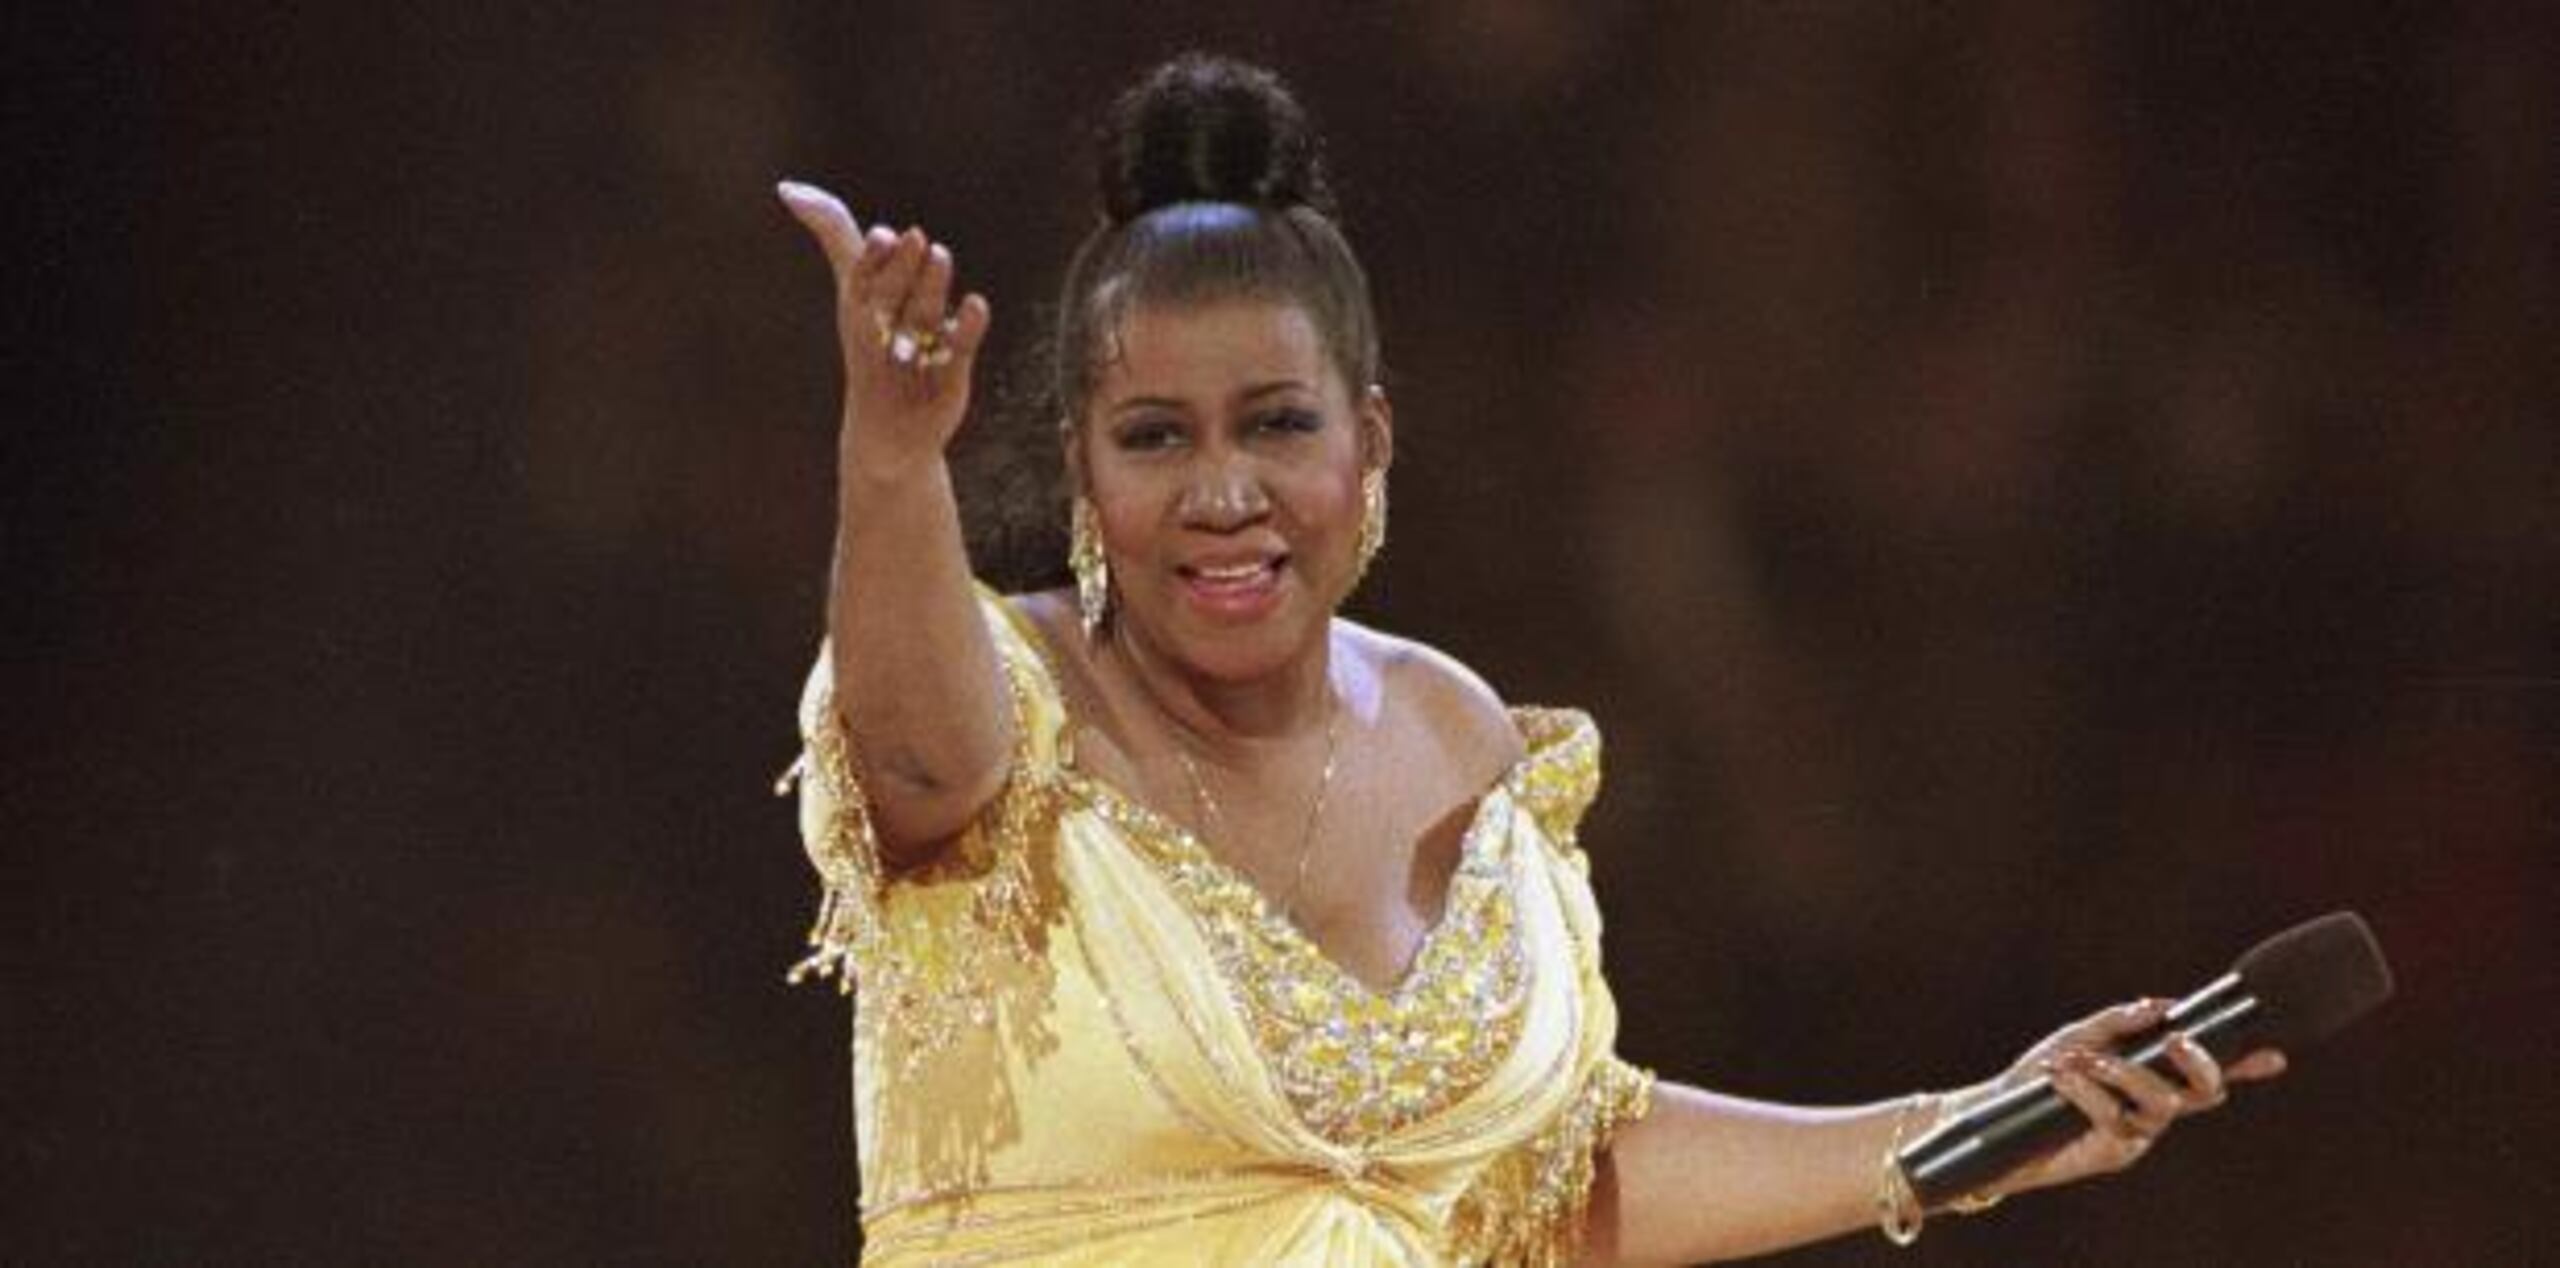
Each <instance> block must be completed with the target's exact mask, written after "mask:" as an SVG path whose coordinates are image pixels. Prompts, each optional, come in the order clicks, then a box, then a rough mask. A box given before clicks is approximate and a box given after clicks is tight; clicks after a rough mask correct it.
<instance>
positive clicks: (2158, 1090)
mask: <svg viewBox="0 0 2560 1268" xmlns="http://www.w3.org/2000/svg"><path fill="white" fill-rule="evenodd" d="M2089 1072H2090V1073H2091V1074H2092V1075H2094V1076H2095V1077H2096V1078H2097V1080H2098V1082H2099V1083H2100V1084H2102V1085H2104V1086H2106V1087H2108V1088H2111V1089H2113V1090H2115V1091H2116V1092H2117V1093H2119V1094H2121V1095H2122V1096H2123V1097H2124V1098H2125V1099H2126V1100H2129V1101H2131V1102H2132V1103H2133V1108H2132V1110H2131V1112H2130V1113H2129V1114H2128V1115H2127V1118H2128V1120H2129V1121H2128V1126H2130V1127H2131V1128H2132V1129H2133V1130H2134V1131H2137V1132H2140V1133H2141V1134H2143V1135H2145V1136H2157V1135H2159V1134H2160V1133H2161V1132H2162V1131H2164V1130H2167V1128H2168V1126H2169V1124H2170V1123H2171V1122H2172V1121H2174V1120H2176V1118H2177V1117H2178V1114H2179V1113H2180V1112H2181V1111H2183V1110H2185V1109H2186V1108H2187V1101H2186V1097H2185V1096H2184V1095H2183V1094H2182V1093H2181V1091H2180V1089H2179V1087H2178V1085H2177V1084H2175V1083H2172V1082H2170V1081H2169V1080H2167V1079H2165V1078H2163V1077H2161V1076H2160V1075H2159V1074H2156V1073H2154V1072H2153V1071H2151V1070H2150V1069H2148V1068H2146V1067H2143V1066H2138V1065H2135V1064H2134V1063H2132V1062H2130V1061H2127V1060H2125V1059H2124V1058H2122V1057H2118V1056H2113V1055H2108V1054H2100V1055H2099V1056H2098V1057H2096V1058H2095V1059H2094V1060H2092V1061H2091V1062H2090V1063H2089Z"/></svg>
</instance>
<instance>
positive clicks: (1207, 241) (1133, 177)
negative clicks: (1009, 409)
mask: <svg viewBox="0 0 2560 1268" xmlns="http://www.w3.org/2000/svg"><path fill="white" fill-rule="evenodd" d="M1095 160H1096V162H1095V179H1096V183H1097V185H1098V186H1099V188H1100V192H1101V211H1102V223H1101V224H1100V225H1098V226H1097V227H1096V228H1095V229H1094V230H1093V232H1092V233H1091V234H1090V235H1088V236H1087V237H1086V238H1085V240H1084V244H1083V245H1082V246H1081V247H1079V248H1077V250H1076V254H1075V259H1074V262H1073V263H1072V264H1070V265H1069V266H1068V268H1067V276H1066V281H1065V283H1064V285H1063V286H1062V287H1061V293H1060V296H1059V301H1058V308H1057V333H1056V337H1055V338H1054V339H1053V340H1052V342H1051V345H1050V353H1051V360H1052V366H1051V374H1050V380H1051V382H1050V390H1051V392H1052V394H1053V397H1054V400H1055V403H1056V405H1057V407H1058V409H1059V411H1060V413H1061V415H1062V416H1063V417H1064V419H1065V420H1066V422H1067V423H1068V424H1069V425H1070V426H1073V425H1075V424H1076V422H1077V421H1078V420H1080V419H1081V418H1082V417H1083V413H1084V408H1085V405H1086V403H1087V401H1088V400H1089V398H1090V397H1091V396H1092V393H1093V386H1094V383H1095V381H1096V380H1097V379H1099V378H1100V372H1101V369H1102V367H1103V366H1104V365H1106V364H1108V362H1109V359H1110V357H1111V356H1112V354H1113V346H1112V344H1113V336H1114V334H1115V332H1116V331H1117V330H1118V329H1119V326H1120V324H1121V322H1122V321H1124V320H1125V319H1126V318H1127V316H1128V314H1129V313H1130V312H1132V311H1134V310H1135V309H1137V308H1140V307H1143V306H1146V305H1150V304H1197V303H1205V302H1215V301H1219V300H1228V299H1262V300H1277V301H1284V302H1288V303H1293V304H1296V305H1298V306H1299V307H1300V308H1302V309H1304V310H1305V312H1306V314H1307V317H1308V319H1309V320H1310V321H1312V322H1313V323H1314V324H1315V327H1316V331H1317V333H1318V335H1319V336H1320V337H1321V338H1322V339H1323V340H1324V343H1325V348H1326V352H1327V354H1328V355H1329V356H1330V357H1331V359H1332V361H1333V363H1334V368H1335V369H1336V370H1338V371H1339V372H1340V373H1341V374H1342V378H1343V382H1344V383H1345V384H1347V385H1348V386H1349V387H1350V388H1351V390H1352V391H1353V392H1355V393H1356V392H1358V391H1359V390H1361V389H1362V388H1365V387H1367V386H1368V385H1370V384H1371V383H1374V382H1376V381H1377V379H1378V373H1379V367H1378V322H1377V316H1376V313H1375V312H1374V311H1373V310H1372V309H1371V307H1370V303H1369V279H1368V275H1367V274H1366V273H1364V272H1363V271H1362V270H1361V268H1360V261H1359V259H1358V258H1357V257H1356V256H1354V255H1353V254H1352V252H1351V244H1350V243H1349V242H1347V241H1345V240H1344V238H1343V236H1342V230H1341V229H1340V228H1339V227H1338V226H1337V225H1336V224H1335V220H1334V203H1333V193H1332V190H1331V189H1330V188H1328V187H1327V185H1326V183H1325V174H1324V158H1323V146H1322V143H1321V141H1320V140H1319V138H1318V137H1317V134H1316V130H1315V127H1314V125H1313V124H1311V123H1310V122H1309V121H1308V119H1307V114H1306V111H1305V110H1304V109H1302V108H1300V107H1299V105H1298V101H1297V98H1295V97H1293V96H1291V95H1290V93H1289V89H1288V86H1287V85H1285V84H1283V83H1281V82H1280V77H1279V76H1277V75H1275V74H1273V73H1271V72H1270V71H1268V70H1264V69H1262V68H1261V67H1258V66H1252V65H1248V64H1246V63H1244V62H1240V61H1236V60H1234V59H1232V58H1225V57H1216V56H1211V55H1208V54H1204V53H1187V54H1184V55H1182V56H1180V57H1177V58H1175V59H1173V60H1172V61H1169V62H1166V63H1165V64H1164V65H1162V66H1159V67H1157V68H1155V70H1153V71H1151V72H1149V73H1148V74H1147V75H1146V77H1145V78H1143V79H1141V80H1139V81H1138V82H1137V84H1136V85H1134V86H1132V87H1131V88H1130V89H1129V90H1128V91H1127V92H1124V93H1122V94H1121V95H1120V98H1119V100H1118V101H1116V102H1114V103H1113V104H1112V107H1111V110H1110V113H1109V114H1108V115H1107V116H1106V117H1105V119H1104V120H1103V124H1102V126H1101V128H1100V129H1099V131H1098V132H1097V134H1096V137H1095Z"/></svg>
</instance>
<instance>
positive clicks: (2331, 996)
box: [1894, 911, 2391, 1209]
mask: <svg viewBox="0 0 2560 1268" xmlns="http://www.w3.org/2000/svg"><path fill="white" fill-rule="evenodd" d="M2390 996H2391V967H2390V966H2389V965H2387V964H2385V963H2383V960H2382V947H2381V944H2379V943H2377V942H2375V941H2374V940H2373V930H2372V929H2370V928H2368V927H2366V925H2365V923H2364V918H2363V917H2362V916H2359V915H2357V914H2356V913H2354V912H2351V911H2335V912H2331V913H2329V914H2328V915H2325V916H2321V917H2319V918H2318V919H2315V920H2309V921H2305V922H2303V923H2302V924H2299V925H2295V926H2294V927H2293V928H2291V929H2287V930H2285V931H2284V932H2282V933H2279V934H2277V935H2275V936H2274V937H2271V938H2268V939H2267V940H2266V941H2264V942H2261V943H2259V944H2258V945H2257V946H2255V947H2252V948H2250V949H2249V953H2248V954H2246V955H2243V956H2241V957H2240V959H2239V960H2238V961H2237V962H2235V963H2234V964H2233V965H2232V966H2231V971H2230V972H2228V973H2225V974H2223V975H2222V976H2221V977H2218V978H2216V979H2214V980H2213V981H2212V982H2211V983H2209V984H2207V985H2206V986H2205V987H2204V989H2202V990H2199V991H2197V992H2196V993H2194V994H2192V995H2189V996H2187V997H2186V998H2185V999H2182V1000H2179V1001H2178V1002H2177V1003H2176V1004H2174V1005H2172V1006H2171V1007H2170V1009H2169V1013H2168V1016H2167V1017H2165V1018H2164V1019H2162V1021H2161V1022H2160V1024H2158V1025H2157V1026H2154V1027H2152V1028H2150V1029H2148V1030H2145V1031H2143V1032H2141V1033H2139V1034H2135V1035H2131V1036H2128V1037H2126V1038H2125V1039H2124V1040H2123V1041H2122V1047H2121V1048H2120V1049H2119V1052H2120V1055H2123V1056H2125V1058H2126V1059H2127V1060H2129V1061H2132V1062H2134V1063H2135V1064H2138V1065H2142V1066H2146V1067H2149V1068H2150V1069H2152V1070H2154V1071H2157V1072H2159V1073H2162V1074H2165V1075H2167V1076H2168V1077H2169V1078H2170V1079H2171V1080H2172V1081H2173V1082H2174V1081H2180V1075H2179V1074H2178V1073H2177V1067H2176V1065H2175V1064H2173V1063H2172V1062H2171V1061H2170V1059H2169V1055H2168V1054H2169V1034H2170V1032H2172V1031H2178V1030H2183V1031H2185V1032H2187V1034H2188V1035H2189V1036H2190V1037H2191V1038H2193V1039H2194V1040H2195V1041H2196V1042H2197V1043H2199V1044H2202V1045H2204V1048H2205V1050H2206V1051H2207V1052H2210V1053H2212V1054H2213V1055H2214V1058H2215V1059H2216V1060H2227V1059H2231V1058H2234V1057H2237V1056H2240V1055H2242V1054H2245V1053H2248V1052H2253V1051H2255V1050H2257V1049H2260V1048H2269V1047H2272V1048H2282V1049H2286V1050H2287V1051H2288V1053H2289V1052H2290V1051H2291V1050H2293V1049H2298V1048H2303V1047H2307V1046H2309V1045H2310V1044H2312V1043H2314V1042H2317V1041H2319V1040H2322V1039H2326V1038H2328V1037H2329V1036H2330V1035H2331V1034H2334V1033H2336V1032H2337V1031H2338V1030H2339V1029H2341V1028H2342V1027H2344V1026H2345V1025H2346V1024H2347V1023H2348V1022H2351V1021H2354V1020H2355V1019H2357V1018H2359V1017H2362V1016H2364V1015H2365V1014H2366V1013H2368V1012H2371V1011H2372V1010H2373V1008H2374V1007H2375V1006H2376V1005H2378V1004H2380V1003H2381V1002H2382V1001H2383V1000H2385V999H2388V998H2390ZM2088 1125H2089V1120H2088V1118H2087V1117H2086V1116H2085V1115H2083V1114H2081V1112H2080V1111H2079V1109H2078V1108H2077V1107H2075V1106H2073V1105H2072V1104H2071V1102H2069V1101H2066V1100H2064V1099H2062V1095H2061V1094H2060V1093H2058V1092H2056V1091H2054V1090H2053V1083H2052V1081H2051V1080H2049V1079H2042V1078H2039V1079H2037V1080H2035V1081H2034V1082H2032V1083H2027V1084H2023V1085H2021V1086H2018V1087H2015V1088H2011V1089H2010V1090H2008V1091H2006V1092H2003V1093H2001V1094H2000V1095H1999V1096H1996V1097H1993V1098H1992V1099H1991V1100H1989V1101H1986V1102H1984V1103H1983V1104H1982V1105H1980V1106H1977V1107H1975V1108H1974V1109H1972V1110H1970V1111H1968V1112H1966V1113H1965V1114H1964V1115H1963V1116H1962V1117H1959V1118H1956V1119H1954V1120H1952V1121H1950V1122H1947V1123H1945V1124H1942V1125H1941V1126H1939V1127H1938V1128H1937V1129H1936V1130H1934V1131H1932V1132H1930V1133H1929V1134H1928V1135H1925V1136H1922V1137H1921V1138H1920V1139H1918V1140H1916V1141H1913V1142H1911V1144H1910V1145H1908V1146H1906V1147H1905V1148H1904V1149H1903V1150H1902V1152H1900V1153H1898V1154H1896V1155H1895V1156H1894V1162H1895V1165H1897V1166H1899V1167H1901V1168H1902V1173H1903V1175H1904V1176H1905V1177H1906V1178H1908V1179H1909V1180H1910V1181H1911V1191H1912V1193H1913V1195H1914V1196H1916V1197H1917V1198H1919V1200H1920V1204H1921V1206H1922V1208H1923V1209H1928V1208H1932V1207H1937V1206H1942V1205H1945V1204H1946V1203H1948V1202H1950V1201H1953V1200H1954V1199H1956V1198H1958V1197H1961V1196H1963V1195H1965V1194H1967V1193H1971V1192H1974V1191H1975V1190H1978V1189H1980V1188H1981V1187H1982V1186H1984V1185H1986V1184H1989V1183H1991V1182H1992V1181H1994V1180H1997V1179H1999V1178H2000V1177H2001V1176H2004V1175H2007V1174H2008V1173H2009V1172H2010V1171H2012V1170H2015V1169H2016V1168H2017V1167H2018V1166H2020V1165H2021V1164H2023V1163H2026V1162H2028V1161H2030V1160H2031V1159H2033V1158H2035V1157H2036V1156H2037V1155H2039V1154H2043V1153H2046V1152H2048V1151H2050V1150H2053V1149H2057V1148H2060V1147H2061V1146H2062V1145H2063V1144H2065V1143H2067V1142H2069V1141H2070V1140H2072V1139H2073V1138H2074V1137H2077V1136H2078V1135H2079V1134H2080V1133H2081V1132H2083V1131H2086V1130H2087V1129H2088Z"/></svg>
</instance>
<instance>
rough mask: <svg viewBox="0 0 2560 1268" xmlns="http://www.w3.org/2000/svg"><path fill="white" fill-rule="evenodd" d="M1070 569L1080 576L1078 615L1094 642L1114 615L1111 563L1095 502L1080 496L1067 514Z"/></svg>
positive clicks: (1068, 561)
mask: <svg viewBox="0 0 2560 1268" xmlns="http://www.w3.org/2000/svg"><path fill="white" fill-rule="evenodd" d="M1067 525H1068V542H1067V567H1069V568H1071V569H1073V570H1074V571H1075V574H1076V615H1077V616H1079V617H1081V618H1083V620H1084V636H1085V637H1086V638H1087V639H1091V638H1092V637H1093V636H1094V632H1095V631H1097V630H1099V629H1101V628H1102V621H1103V618H1104V617H1106V616H1109V615H1110V612H1111V561H1110V560H1108V559H1106V558H1104V557H1103V554H1102V530H1101V529H1100V528H1099V527H1097V526H1096V524H1095V522H1094V512H1093V501H1092V499H1090V498H1087V497H1085V496H1084V495H1083V494H1081V493H1079V494H1077V495H1076V500H1075V504H1074V506H1073V508H1072V509H1071V510H1070V511H1069V512H1068V514H1067Z"/></svg>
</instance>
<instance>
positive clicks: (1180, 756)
mask: <svg viewBox="0 0 2560 1268" xmlns="http://www.w3.org/2000/svg"><path fill="white" fill-rule="evenodd" d="M1324 700H1325V710H1324V771H1323V773H1322V774H1319V775H1317V776H1316V793H1315V796H1314V797H1313V798H1311V799H1309V801H1308V805H1307V825H1306V827H1304V828H1302V829H1300V830H1299V833H1298V865H1297V867H1296V868H1295V869H1294V871H1293V872H1292V873H1291V875H1290V877H1289V888H1288V890H1287V891H1286V892H1284V893H1282V894H1281V895H1280V918H1281V919H1283V920H1290V921H1294V920H1296V918H1297V913H1298V893H1299V891H1300V890H1303V889H1305V888H1306V887H1307V864H1308V863H1309V862H1310V861H1312V860H1313V859H1314V858H1315V856H1316V825H1317V824H1319V823H1322V822H1323V821H1324V805H1325V802H1326V800H1327V799H1328V798H1330V797H1331V796H1332V795H1333V765H1334V758H1335V757H1336V756H1337V755H1338V751H1337V747H1336V741H1337V740H1339V739H1340V737H1341V722H1342V706H1341V704H1340V703H1339V702H1338V701H1336V700H1335V699H1334V695H1333V688H1332V687H1331V685H1327V686H1326V688H1325V693H1324ZM1173 757H1174V760H1175V761H1177V762H1180V763H1181V764H1182V773H1183V775H1184V776H1185V777H1187V778H1189V779H1190V781H1191V798H1192V801H1193V808H1194V809H1195V810H1196V811H1197V812H1198V814H1199V815H1200V820H1201V823H1202V825H1203V826H1211V827H1215V828H1217V829H1219V830H1223V829H1224V827H1225V823H1226V816H1225V815H1224V814H1223V813H1222V812H1220V810H1219V809H1218V799H1217V798H1216V797H1213V796H1210V795H1209V783H1208V781H1207V780H1204V779H1202V778H1201V777H1200V765H1199V763H1198V762H1196V761H1194V760H1192V757H1191V749H1190V747H1189V746H1188V745H1185V744H1184V743H1183V742H1182V738H1181V737H1180V736H1179V735H1176V736H1175V737H1174V742H1173Z"/></svg>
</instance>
